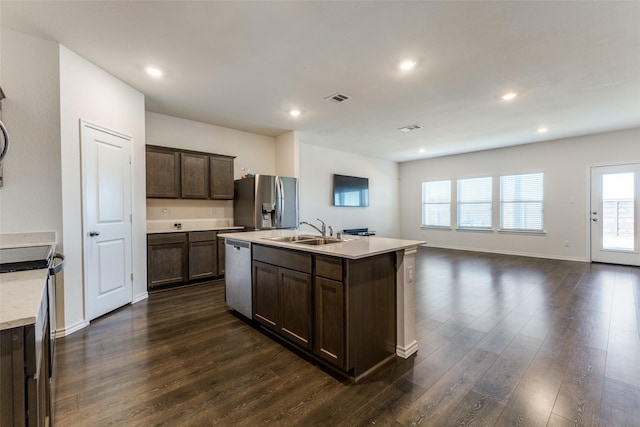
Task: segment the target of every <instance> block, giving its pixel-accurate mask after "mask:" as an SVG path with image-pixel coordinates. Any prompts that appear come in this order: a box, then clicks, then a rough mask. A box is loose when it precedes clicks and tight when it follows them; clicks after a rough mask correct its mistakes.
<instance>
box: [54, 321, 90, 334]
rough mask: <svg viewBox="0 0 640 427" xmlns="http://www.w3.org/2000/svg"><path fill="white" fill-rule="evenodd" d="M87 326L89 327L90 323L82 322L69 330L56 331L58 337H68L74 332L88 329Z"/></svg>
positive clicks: (68, 328)
mask: <svg viewBox="0 0 640 427" xmlns="http://www.w3.org/2000/svg"><path fill="white" fill-rule="evenodd" d="M87 326H89V322H87V321H86V320H81V321H80V322H78V323H76V324H75V325H71V326H69V327H67V328H62V329H56V337H66V336H67V335H71V334H72V333H74V332H78V331H79V330H81V329H84V328H86V327H87Z"/></svg>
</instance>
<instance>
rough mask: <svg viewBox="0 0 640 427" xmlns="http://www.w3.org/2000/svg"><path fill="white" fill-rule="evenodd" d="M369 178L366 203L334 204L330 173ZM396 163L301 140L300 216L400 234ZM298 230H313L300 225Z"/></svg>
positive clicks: (384, 234) (339, 227) (341, 226)
mask: <svg viewBox="0 0 640 427" xmlns="http://www.w3.org/2000/svg"><path fill="white" fill-rule="evenodd" d="M334 173H337V174H341V175H352V176H360V177H365V178H369V207H362V208H347V207H335V206H333V174H334ZM398 178H399V166H398V163H396V162H392V161H389V160H381V159H376V158H372V157H365V156H360V155H357V154H352V153H347V152H344V151H337V150H333V149H329V148H323V147H318V146H315V145H309V144H304V141H301V143H300V220H302V221H308V222H312V223H314V224H318V222H317V221H316V218H320V219H322V220H323V221H325V222H326V223H327V225H332V226H333V227H334V229H335V230H336V231H340V230H343V229H345V228H359V227H368V228H369V229H371V230H375V231H376V232H377V235H378V236H380V237H396V238H397V237H399V234H400V227H399V215H400V211H399V195H398ZM301 230H309V231H312V229H311V228H309V227H307V226H306V225H303V226H302V227H301Z"/></svg>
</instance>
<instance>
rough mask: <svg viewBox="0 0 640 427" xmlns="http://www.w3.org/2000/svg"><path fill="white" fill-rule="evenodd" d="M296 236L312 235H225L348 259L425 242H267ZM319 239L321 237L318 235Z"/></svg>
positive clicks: (355, 239)
mask: <svg viewBox="0 0 640 427" xmlns="http://www.w3.org/2000/svg"><path fill="white" fill-rule="evenodd" d="M296 234H304V235H310V233H298V232H296V231H295V230H266V231H250V232H246V233H225V235H224V237H225V238H226V239H235V240H240V241H245V242H251V243H259V244H261V245H268V246H275V247H281V248H288V249H296V250H299V251H303V252H312V253H317V254H323V255H330V256H337V257H341V258H348V259H360V258H366V257H369V256H373V255H379V254H384V253H388V252H393V251H397V250H401V249H408V248H413V247H416V246H419V245H421V244H423V243H425V242H423V241H419V240H404V239H390V238H386V237H376V236H368V237H364V236H348V235H345V236H343V240H344V241H343V242H340V243H329V244H326V245H317V246H316V245H304V244H301V243H286V242H276V241H273V240H266V239H265V238H268V237H278V236H291V235H296ZM317 237H320V235H318V236H317Z"/></svg>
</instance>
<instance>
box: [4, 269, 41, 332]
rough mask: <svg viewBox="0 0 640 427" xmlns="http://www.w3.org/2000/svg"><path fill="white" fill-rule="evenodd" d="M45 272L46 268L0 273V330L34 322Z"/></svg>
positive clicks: (38, 307)
mask: <svg viewBox="0 0 640 427" xmlns="http://www.w3.org/2000/svg"><path fill="white" fill-rule="evenodd" d="M47 274H48V271H47V269H46V268H42V269H40V270H28V271H17V272H15V273H2V274H0V330H4V329H11V328H16V327H19V326H26V325H32V324H34V323H35V322H36V316H37V315H38V310H39V309H40V303H41V302H42V298H44V296H45V295H46V292H47Z"/></svg>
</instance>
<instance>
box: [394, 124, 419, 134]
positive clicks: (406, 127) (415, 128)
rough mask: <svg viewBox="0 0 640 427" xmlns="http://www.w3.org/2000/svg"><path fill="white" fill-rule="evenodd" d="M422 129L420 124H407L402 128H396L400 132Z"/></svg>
mask: <svg viewBox="0 0 640 427" xmlns="http://www.w3.org/2000/svg"><path fill="white" fill-rule="evenodd" d="M417 129H422V126H420V125H409V126H405V127H402V128H398V130H399V131H400V132H411V131H412V130H417Z"/></svg>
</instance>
